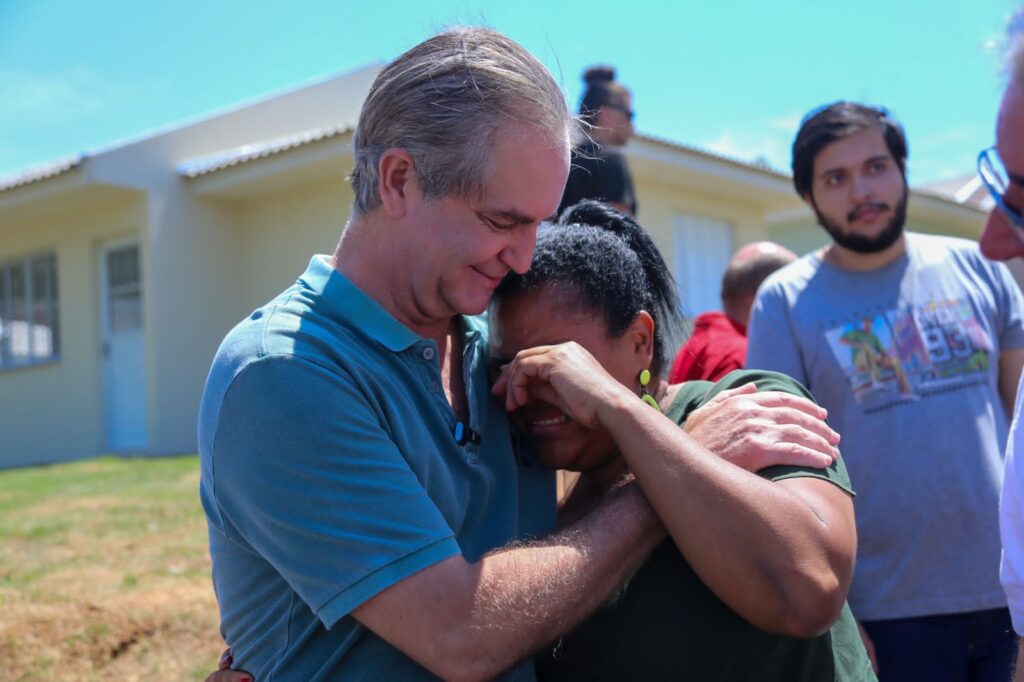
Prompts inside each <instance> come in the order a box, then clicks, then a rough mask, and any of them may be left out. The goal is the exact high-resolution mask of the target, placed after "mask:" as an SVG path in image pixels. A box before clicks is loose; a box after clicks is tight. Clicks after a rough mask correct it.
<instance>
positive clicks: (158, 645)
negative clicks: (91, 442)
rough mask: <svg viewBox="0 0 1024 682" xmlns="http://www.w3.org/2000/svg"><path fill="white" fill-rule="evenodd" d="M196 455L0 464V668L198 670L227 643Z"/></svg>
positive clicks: (7, 672)
mask: <svg viewBox="0 0 1024 682" xmlns="http://www.w3.org/2000/svg"><path fill="white" fill-rule="evenodd" d="M198 484H199V463H198V459H197V457H195V456H194V455H193V456H184V457H169V458H160V459H142V458H140V459H120V458H115V457H103V458H100V459H95V460H89V461H83V462H75V463H70V464H60V465H54V466H45V467H35V468H28V469H15V470H9V471H0V538H3V541H2V542H0V613H2V614H3V615H2V616H0V660H2V661H4V664H3V666H2V667H3V668H4V672H3V673H0V677H3V678H4V679H16V680H26V681H27V680H57V679H60V680H107V679H141V678H143V677H153V676H159V677H161V678H163V679H194V680H202V679H203V678H204V677H205V673H206V672H208V671H210V670H212V669H213V666H214V665H215V663H216V659H217V656H218V653H219V651H220V649H221V648H222V646H223V645H222V644H221V642H220V638H219V636H218V634H217V627H216V624H217V609H216V603H215V601H214V599H213V594H212V588H211V587H210V568H209V556H208V552H207V544H206V543H207V540H206V524H205V520H204V518H203V513H202V509H201V506H200V503H199V495H198Z"/></svg>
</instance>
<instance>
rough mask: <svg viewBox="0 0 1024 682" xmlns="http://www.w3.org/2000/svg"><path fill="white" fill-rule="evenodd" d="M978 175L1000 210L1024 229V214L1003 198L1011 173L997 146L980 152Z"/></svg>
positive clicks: (1014, 180)
mask: <svg viewBox="0 0 1024 682" xmlns="http://www.w3.org/2000/svg"><path fill="white" fill-rule="evenodd" d="M978 176H979V177H980V178H981V182H982V184H983V185H985V189H987V190H988V193H989V196H991V197H992V201H994V202H995V203H996V206H997V207H998V208H999V210H1000V211H1002V212H1003V214H1004V215H1005V216H1006V217H1007V218H1008V219H1009V221H1010V222H1011V223H1013V224H1014V225H1016V226H1017V227H1019V228H1021V229H1022V230H1024V216H1022V215H1021V214H1020V211H1019V210H1017V209H1016V208H1014V207H1012V206H1010V205H1009V204H1007V203H1006V201H1005V200H1003V196H1004V195H1005V194H1006V191H1007V190H1008V189H1009V188H1010V183H1011V180H1010V173H1008V172H1007V170H1006V166H1004V165H1003V160H1002V159H1001V158H999V152H998V151H996V148H995V147H989V148H988V149H985V150H984V151H982V152H981V153H980V154H978ZM1013 182H1018V179H1017V178H1013Z"/></svg>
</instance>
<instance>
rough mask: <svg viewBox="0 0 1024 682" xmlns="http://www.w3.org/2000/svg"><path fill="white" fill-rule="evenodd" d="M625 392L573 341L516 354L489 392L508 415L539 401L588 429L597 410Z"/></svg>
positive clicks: (594, 422)
mask: <svg viewBox="0 0 1024 682" xmlns="http://www.w3.org/2000/svg"><path fill="white" fill-rule="evenodd" d="M628 391H629V389H627V388H626V387H625V386H623V385H622V384H620V383H619V382H618V381H617V380H616V379H615V378H614V377H612V376H611V375H610V374H608V372H607V371H605V369H604V367H602V366H601V363H599V362H598V361H597V360H595V359H594V356H593V355H591V354H590V353H589V352H588V351H587V350H586V349H585V348H584V347H583V346H581V345H579V344H578V343H576V342H574V341H569V342H567V343H560V344H558V345H556V346H537V347H536V348H527V349H526V350H522V351H520V352H519V353H517V354H516V357H515V358H513V360H512V362H510V363H508V364H507V365H505V366H504V367H502V368H501V374H500V375H499V376H498V380H497V381H495V382H494V386H493V387H491V393H493V394H494V395H495V396H497V397H499V398H501V397H504V398H505V409H506V410H508V411H509V412H512V411H514V410H517V409H519V408H520V407H522V406H523V405H526V404H527V403H529V402H532V401H543V402H546V403H550V404H551V405H554V406H556V407H558V408H559V409H560V410H562V412H564V413H565V414H566V416H568V417H569V418H570V419H572V420H573V421H576V422H578V423H580V424H582V425H583V426H586V427H589V428H597V427H598V425H599V424H598V416H597V412H598V407H600V406H601V405H602V404H604V403H605V402H606V401H608V400H611V399H612V398H613V397H614V396H616V395H622V394H623V392H628Z"/></svg>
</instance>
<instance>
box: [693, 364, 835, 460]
mask: <svg viewBox="0 0 1024 682" xmlns="http://www.w3.org/2000/svg"><path fill="white" fill-rule="evenodd" d="M827 414H828V413H827V411H826V410H825V408H823V407H821V406H819V405H816V404H814V403H813V402H811V401H810V400H807V399H806V398H801V397H800V396H796V395H793V394H791V393H782V392H778V391H765V392H763V393H758V392H757V386H755V385H754V384H744V385H743V386H740V387H738V388H733V389H730V390H726V391H722V392H721V393H719V394H718V395H716V396H715V397H714V398H712V399H711V400H710V401H709V402H708V403H707V404H706V405H704V406H703V407H701V408H700V409H698V410H694V412H693V414H691V415H690V417H689V418H688V419H687V420H686V425H685V427H684V428H685V429H686V432H687V433H689V434H690V435H691V436H693V438H694V440H696V441H698V442H699V443H701V445H703V446H704V447H705V448H707V449H708V450H710V451H711V452H713V453H715V454H716V455H718V456H719V457H721V458H722V459H724V460H726V461H727V462H730V463H732V464H735V465H736V466H738V467H740V468H742V469H746V470H747V471H760V470H761V469H764V468H765V467H769V466H773V465H776V464H788V465H791V466H810V467H816V468H822V469H823V468H826V467H828V466H831V464H832V463H833V462H834V461H835V460H836V458H837V457H839V450H838V449H836V446H837V445H838V444H839V434H838V433H836V432H835V431H833V430H832V429H831V428H830V427H829V425H828V424H826V423H825V417H826V416H827Z"/></svg>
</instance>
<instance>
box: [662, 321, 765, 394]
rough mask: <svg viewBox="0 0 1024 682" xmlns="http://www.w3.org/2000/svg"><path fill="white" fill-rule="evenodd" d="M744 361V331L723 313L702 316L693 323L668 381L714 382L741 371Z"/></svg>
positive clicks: (745, 335)
mask: <svg viewBox="0 0 1024 682" xmlns="http://www.w3.org/2000/svg"><path fill="white" fill-rule="evenodd" d="M746 360H747V329H746V327H744V326H743V325H742V324H740V323H739V322H734V321H733V320H731V319H729V318H728V317H727V316H726V315H725V313H718V312H711V313H703V314H702V315H698V316H697V319H696V320H695V321H694V325H693V334H692V335H691V336H690V340H689V341H687V342H686V343H684V344H683V345H682V347H681V348H680V349H679V353H677V354H676V359H675V361H673V363H672V373H671V374H670V375H669V378H668V381H669V383H670V384H681V383H683V382H684V381H692V380H694V379H703V380H706V381H717V380H718V379H721V378H722V377H724V376H725V375H726V374H728V373H729V372H731V371H733V370H734V369H743V364H744V363H745V362H746Z"/></svg>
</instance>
